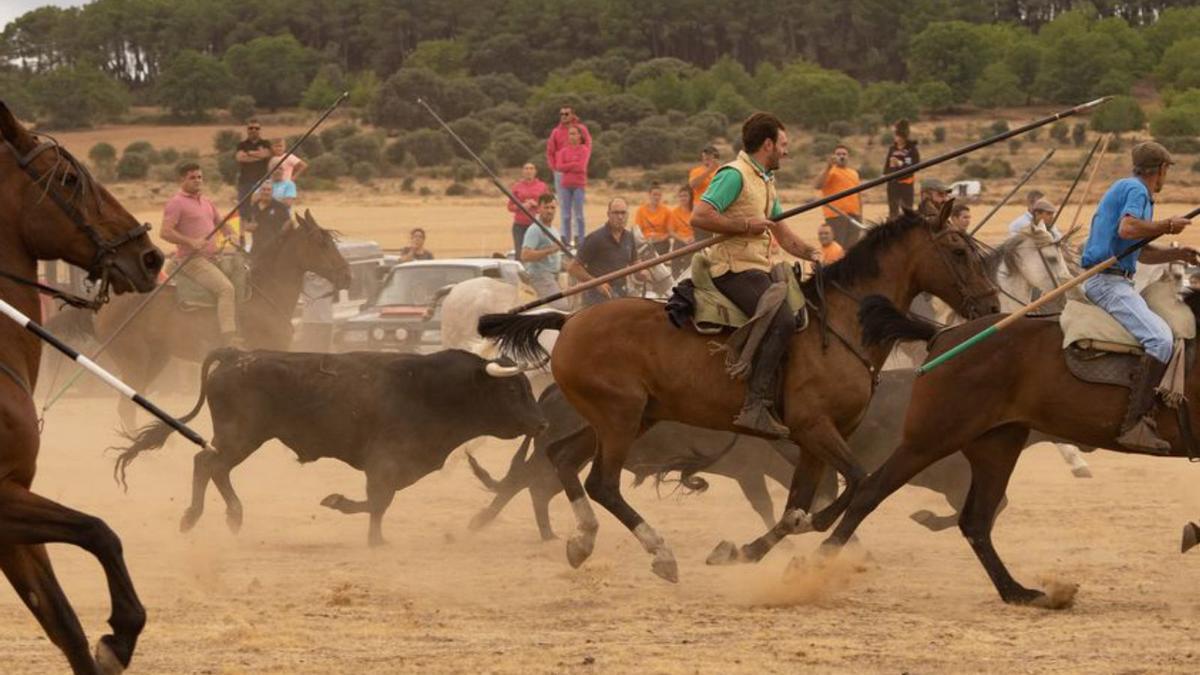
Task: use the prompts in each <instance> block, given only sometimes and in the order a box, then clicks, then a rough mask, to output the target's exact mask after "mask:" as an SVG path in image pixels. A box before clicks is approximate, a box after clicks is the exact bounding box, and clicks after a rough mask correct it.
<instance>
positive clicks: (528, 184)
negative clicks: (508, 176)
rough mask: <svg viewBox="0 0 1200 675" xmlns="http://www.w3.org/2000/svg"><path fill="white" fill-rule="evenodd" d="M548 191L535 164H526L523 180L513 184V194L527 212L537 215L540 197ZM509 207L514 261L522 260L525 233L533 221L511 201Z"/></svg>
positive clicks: (523, 168)
mask: <svg viewBox="0 0 1200 675" xmlns="http://www.w3.org/2000/svg"><path fill="white" fill-rule="evenodd" d="M546 189H547V188H546V184H545V183H543V182H542V181H541V179H539V178H538V177H537V167H536V166H534V165H533V162H526V163H525V166H523V167H521V180H519V181H517V182H515V183H513V185H512V190H511V192H512V194H513V196H514V197H516V198H517V200H518V201H519V202H520V203H521V204H522V205H523V206H524V207H525V209H526V210H527V211H529V212H530V213H532V214H535V215H536V214H537V212H538V197H541V196H542V195H544V194H546ZM507 206H508V210H509V211H510V212H511V213H512V214H513V223H512V237H513V256H514V257H513V260H520V259H521V249H522V248H523V244H524V242H525V231H526V230H528V229H529V226H530V225H531V224H532V223H533V221H531V220H529V216H527V215H525V211H522V210H521V209H519V208H517V205H516V204H515V203H514V202H513V201H512V200H511V199H510V200H508V203H507Z"/></svg>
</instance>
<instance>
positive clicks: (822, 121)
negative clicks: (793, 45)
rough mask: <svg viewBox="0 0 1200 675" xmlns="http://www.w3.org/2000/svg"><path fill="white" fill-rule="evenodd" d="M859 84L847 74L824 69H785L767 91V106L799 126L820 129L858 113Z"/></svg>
mask: <svg viewBox="0 0 1200 675" xmlns="http://www.w3.org/2000/svg"><path fill="white" fill-rule="evenodd" d="M860 93H861V92H860V87H859V85H858V82H857V81H855V80H854V79H852V78H851V77H849V76H848V75H846V74H844V73H841V72H837V71H825V70H817V69H814V70H811V71H807V70H792V69H789V70H786V71H784V75H783V77H782V78H780V79H779V80H776V81H775V83H774V84H772V85H771V87H770V88H769V89H768V90H767V101H768V103H769V105H770V106H771V107H772V108H773V109H775V110H778V111H780V112H781V113H782V114H783V115H784V116H786V117H787V118H788V119H795V120H799V121H800V123H801V125H802V126H805V127H809V128H815V129H824V128H827V127H828V125H829V123H830V122H833V121H834V120H839V119H848V118H851V117H853V116H854V115H855V114H856V113H857V112H858V106H859V96H860Z"/></svg>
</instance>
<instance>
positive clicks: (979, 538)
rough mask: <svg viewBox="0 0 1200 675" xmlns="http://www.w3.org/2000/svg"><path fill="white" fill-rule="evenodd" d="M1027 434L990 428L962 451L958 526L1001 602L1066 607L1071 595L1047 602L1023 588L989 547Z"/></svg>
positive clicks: (1043, 596) (1012, 427)
mask: <svg viewBox="0 0 1200 675" xmlns="http://www.w3.org/2000/svg"><path fill="white" fill-rule="evenodd" d="M1028 434H1029V430H1028V429H1025V428H1023V427H1018V426H1015V425H1009V426H1004V427H1000V428H998V429H993V430H992V431H990V432H988V433H987V434H986V435H984V436H982V437H981V438H979V439H978V440H976V441H975V442H973V443H971V444H970V445H969V446H967V447H966V448H965V449H964V450H963V454H964V455H966V456H967V459H968V460H969V461H970V462H971V491H970V493H968V495H967V503H966V505H965V506H964V507H963V511H962V518H961V519H960V520H959V524H958V527H959V529H960V530H961V531H962V533H963V536H964V537H966V538H967V542H968V543H969V544H970V545H971V549H972V550H973V551H974V552H975V557H977V558H979V562H980V563H981V564H982V565H983V568H984V570H986V571H987V574H988V577H989V578H991V580H992V584H993V585H994V586H995V587H996V591H997V592H998V593H999V594H1000V598H1001V599H1003V600H1004V601H1005V602H1008V603H1014V604H1022V605H1024V604H1034V605H1038V606H1041V607H1047V608H1058V607H1063V606H1066V605H1067V604H1069V603H1070V600H1071V599H1073V597H1074V593H1073V592H1071V593H1070V594H1069V596H1070V597H1069V598H1066V599H1051V598H1050V597H1049V596H1047V595H1046V594H1045V593H1043V592H1041V591H1037V590H1034V589H1030V588H1025V587H1024V586H1022V585H1021V584H1019V583H1017V581H1016V579H1013V577H1012V575H1011V574H1009V572H1008V568H1007V567H1005V565H1004V562H1003V561H1001V560H1000V555H999V554H998V553H996V547H995V546H994V545H993V544H992V525H993V524H994V523H995V520H996V509H997V507H998V506H999V504H1000V502H1001V500H1002V499H1004V492H1005V490H1006V489H1007V488H1008V480H1009V478H1010V477H1011V476H1012V472H1013V468H1014V467H1016V465H1017V458H1019V457H1020V456H1021V451H1022V450H1024V449H1025V438H1026V436H1028Z"/></svg>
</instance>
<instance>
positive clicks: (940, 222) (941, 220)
mask: <svg viewBox="0 0 1200 675" xmlns="http://www.w3.org/2000/svg"><path fill="white" fill-rule="evenodd" d="M952 210H954V198H953V197H951V198H950V199H947V200H946V201H945V203H943V204H942V210H941V211H939V212H938V219H937V225H936V226H935V228H934V229H935V230H937V231H938V232H941V231H942V230H944V229H946V223H948V222H950V212H951V211H952Z"/></svg>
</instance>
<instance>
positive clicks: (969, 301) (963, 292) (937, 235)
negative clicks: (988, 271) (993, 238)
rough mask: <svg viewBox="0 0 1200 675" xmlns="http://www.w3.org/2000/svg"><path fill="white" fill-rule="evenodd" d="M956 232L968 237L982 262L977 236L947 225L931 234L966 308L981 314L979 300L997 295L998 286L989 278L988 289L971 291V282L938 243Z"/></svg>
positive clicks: (971, 247) (974, 313)
mask: <svg viewBox="0 0 1200 675" xmlns="http://www.w3.org/2000/svg"><path fill="white" fill-rule="evenodd" d="M954 234H961V235H963V237H964V238H965V239H966V242H967V246H968V247H969V248H970V249H971V255H974V256H975V257H976V258H977V259H979V260H980V262H982V260H983V256H982V255H981V254H980V252H979V246H978V245H977V242H976V240H975V237H973V236H971V235H970V234H968V233H966V232H961V231H960V230H957V229H955V228H953V227H945V228H943V229H942V230H941V231H940V232H932V231H930V233H929V236H930V238H931V239H932V241H933V250H935V251H937V254H938V258H939V259H940V260H941V261H942V265H943V266H944V267H945V268H946V269H947V270H949V272H950V276H951V277H952V278H953V279H954V289H955V290H956V291H958V294H959V295H960V296H962V298H963V305H964V309H966V311H967V313H968V314H971V315H973V316H980V314H979V313H978V310H979V301H980V300H982V299H983V298H987V297H990V296H992V295H995V294H996V286H995V285H993V284H992V283H991V280H990V279H989V280H988V290H987V291H979V292H976V293H972V292H969V289H970V287H971V284H970V283H969V282H968V280H967V278H966V277H965V276H963V274H961V273H960V272H959V270H958V268H957V267H955V266H954V263H953V262H952V261H951V260H950V259H949V258H948V256H949V254H948V253H946V252H945V251H944V250H942V247H941V246H940V245H939V243H938V242H939V241H940V240H941V239H943V238H945V237H949V236H952V235H954Z"/></svg>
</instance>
